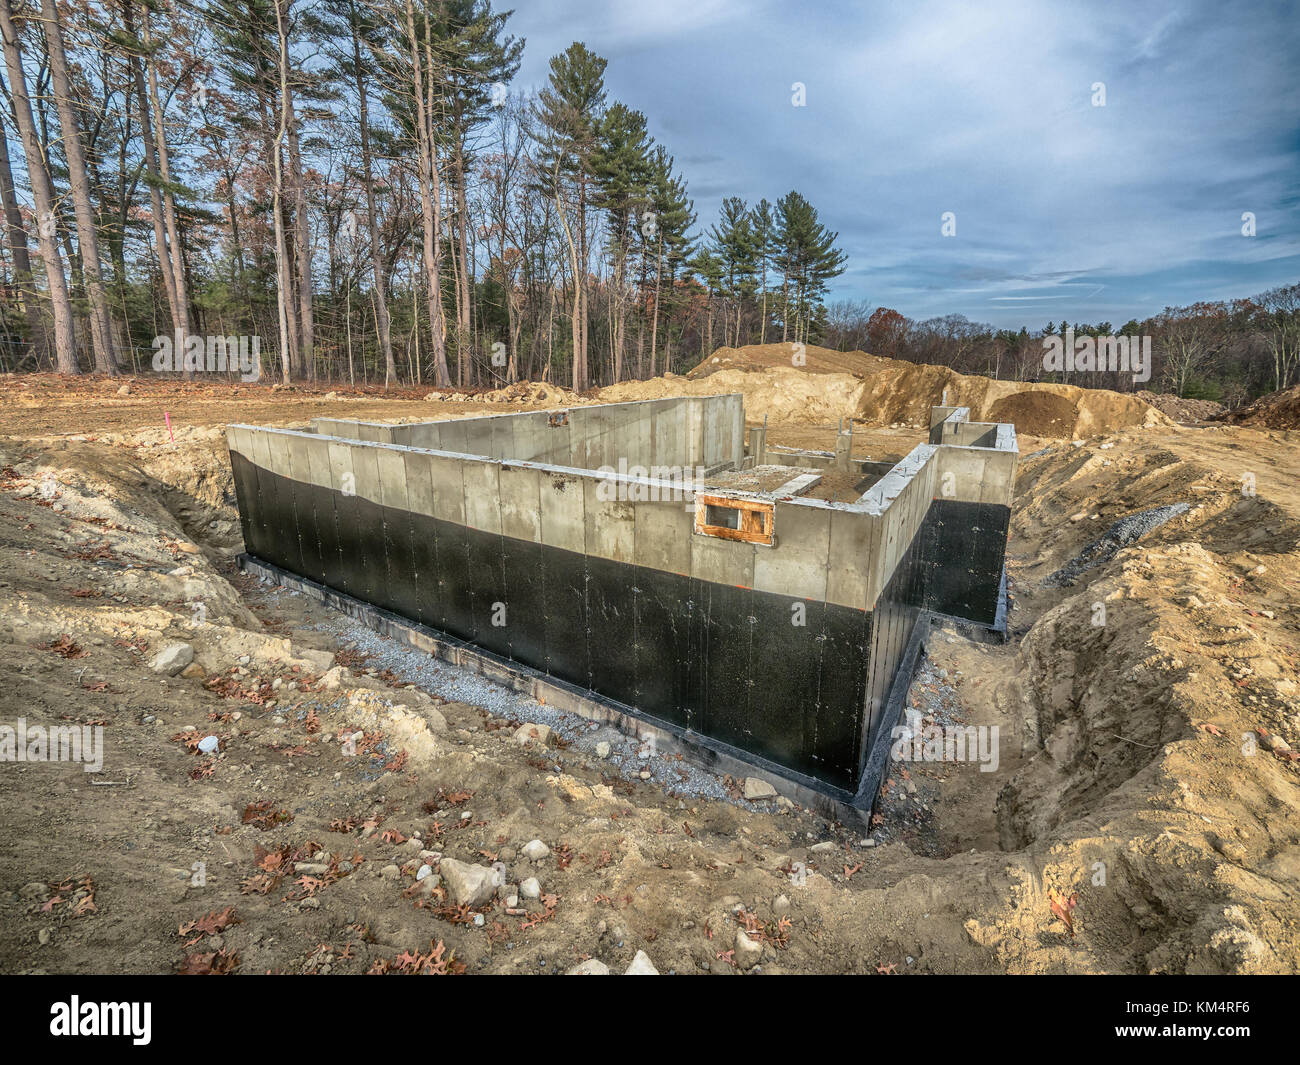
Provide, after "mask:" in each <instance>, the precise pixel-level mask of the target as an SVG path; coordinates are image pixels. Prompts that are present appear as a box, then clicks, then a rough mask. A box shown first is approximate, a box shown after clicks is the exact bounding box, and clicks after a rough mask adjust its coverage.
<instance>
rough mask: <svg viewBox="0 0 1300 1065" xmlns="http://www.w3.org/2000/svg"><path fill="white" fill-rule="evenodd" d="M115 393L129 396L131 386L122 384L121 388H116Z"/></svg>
mask: <svg viewBox="0 0 1300 1065" xmlns="http://www.w3.org/2000/svg"><path fill="white" fill-rule="evenodd" d="M117 394H118V395H119V396H129V395H130V394H131V386H130V385H123V386H122V387H121V388H119V389H118V390H117Z"/></svg>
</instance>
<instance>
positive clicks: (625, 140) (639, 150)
mask: <svg viewBox="0 0 1300 1065" xmlns="http://www.w3.org/2000/svg"><path fill="white" fill-rule="evenodd" d="M649 153H650V136H649V134H648V133H647V132H646V121H645V115H643V114H642V113H641V112H640V111H633V110H632V109H631V108H630V107H627V106H625V105H624V104H621V103H615V104H613V105H612V106H611V107H610V108H609V109H608V110H607V111H606V112H605V114H604V115H603V116H602V118H601V123H600V142H599V143H598V144H597V146H596V150H595V151H594V152H593V153H592V157H591V166H592V172H593V174H594V176H595V179H596V186H595V189H594V190H593V192H594V195H593V203H594V205H595V206H597V207H600V208H603V209H604V210H605V212H606V216H607V217H606V222H607V229H608V232H609V256H610V260H611V265H612V267H613V285H612V299H613V302H614V307H613V315H612V317H613V329H612V331H611V336H610V343H611V347H612V358H611V362H612V364H613V377H614V383H615V384H617V383H618V382H619V381H621V380H622V379H623V359H624V340H625V337H624V332H625V325H626V318H627V299H626V291H625V289H626V278H627V260H628V255H629V252H630V250H631V245H632V241H633V235H632V234H633V228H634V227H635V226H636V224H637V216H638V213H639V212H641V211H644V210H646V209H647V208H648V204H649V200H650V193H649V183H650V176H651V164H650V154H649Z"/></svg>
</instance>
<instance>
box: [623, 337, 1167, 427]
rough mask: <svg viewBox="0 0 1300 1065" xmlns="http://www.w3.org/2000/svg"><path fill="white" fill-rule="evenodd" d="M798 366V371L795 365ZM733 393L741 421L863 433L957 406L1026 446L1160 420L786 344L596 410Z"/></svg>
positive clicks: (1135, 406)
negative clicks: (843, 423) (747, 417)
mask: <svg viewBox="0 0 1300 1065" xmlns="http://www.w3.org/2000/svg"><path fill="white" fill-rule="evenodd" d="M800 357H801V362H800V364H798V365H796V359H797V358H800ZM719 392H743V393H744V394H745V406H746V410H747V411H749V412H750V414H751V416H754V415H759V414H762V413H766V414H767V415H768V418H769V420H771V421H778V422H782V421H783V422H793V423H803V424H828V423H829V424H833V423H835V422H837V421H838V420H839V419H840V418H856V419H858V420H860V421H862V422H865V423H866V424H869V425H895V424H902V425H912V426H921V427H928V426H929V424H930V408H931V407H932V406H936V405H938V404H940V403H942V402H943V397H944V393H945V392H946V393H947V397H948V402H949V403H950V404H954V405H961V406H967V407H970V409H971V417H972V419H973V420H975V421H1009V422H1014V423H1015V426H1016V429H1017V431H1019V432H1021V433H1027V434H1031V435H1033V436H1045V437H1054V438H1057V439H1071V438H1074V437H1079V436H1093V435H1097V434H1100V433H1110V432H1116V431H1118V430H1120V429H1125V428H1128V427H1130V426H1136V425H1169V424H1171V423H1170V421H1169V419H1168V418H1166V417H1165V416H1164V415H1163V414H1161V413H1160V412H1159V411H1157V410H1155V409H1154V408H1153V407H1151V406H1150V405H1149V404H1147V403H1144V402H1143V401H1142V400H1140V399H1138V398H1136V397H1135V396H1131V395H1123V394H1121V393H1118V392H1111V391H1109V390H1107V389H1094V388H1080V387H1078V386H1076V385H1057V384H1024V383H1022V382H1018V381H994V380H991V379H990V378H987V377H980V376H975V375H968V374H961V373H957V372H956V371H954V370H950V369H949V368H947V367H946V366H931V365H923V364H917V363H911V362H903V361H901V360H898V359H886V358H881V357H879V356H876V355H869V354H867V353H866V352H862V351H848V352H843V351H832V350H830V349H829V348H819V347H816V346H814V345H808V346H805V347H804V348H803V350H802V352H800V351H798V350H796V348H795V346H794V345H793V344H763V345H751V346H749V347H744V348H719V349H718V350H717V351H716V352H715V353H714V354H713V355H711V356H710V357H709V358H707V359H705V360H704V361H703V362H702V363H700V365H699V366H697V367H696V368H695V369H694V370H692V371H691V372H690V373H689V374H688V375H687V376H686V377H685V378H682V377H663V378H656V379H654V380H652V381H640V382H627V383H625V384H621V385H615V386H613V387H611V388H606V389H603V390H601V392H600V398H601V400H602V401H604V402H612V401H616V400H631V399H651V398H656V397H658V396H671V395H683V394H686V395H708V394H717V393H719Z"/></svg>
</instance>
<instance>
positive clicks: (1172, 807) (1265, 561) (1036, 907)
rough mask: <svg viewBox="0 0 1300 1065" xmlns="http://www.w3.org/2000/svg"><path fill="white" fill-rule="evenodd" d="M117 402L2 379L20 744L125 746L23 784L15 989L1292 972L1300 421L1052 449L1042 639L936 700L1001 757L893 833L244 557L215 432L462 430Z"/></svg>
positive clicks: (283, 406) (1042, 475)
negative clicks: (389, 627)
mask: <svg viewBox="0 0 1300 1065" xmlns="http://www.w3.org/2000/svg"><path fill="white" fill-rule="evenodd" d="M117 388H118V383H116V382H114V383H111V384H110V383H104V382H100V383H94V382H84V383H78V384H77V385H75V386H69V385H67V384H66V383H61V382H58V381H57V379H51V378H40V379H12V378H11V379H8V380H7V381H6V382H4V383H3V384H0V419H2V420H3V425H4V427H5V428H4V432H6V433H7V434H9V435H8V436H6V437H4V438H3V439H0V559H2V560H3V566H0V570H2V572H0V725H6V724H8V725H13V724H16V723H17V721H18V720H19V719H20V718H21V719H24V720H25V721H26V723H27V725H28V727H29V728H30V727H32V726H34V725H38V724H39V725H42V726H72V725H75V726H78V727H80V726H85V727H86V728H88V729H91V730H93V729H95V728H99V729H102V735H103V741H104V755H103V771H102V772H100V773H98V774H93V773H86V772H84V771H83V767H82V765H80V764H77V763H74V762H53V763H52V762H40V761H33V762H12V761H6V762H0V797H2V798H0V833H2V838H3V839H4V841H5V843H4V845H3V847H0V970H3V971H5V972H20V973H22V972H38V971H44V972H84V971H94V972H132V973H134V972H239V973H250V972H293V973H364V972H376V973H403V972H429V973H443V972H445V973H458V972H534V973H564V972H571V971H575V970H576V971H589V972H604V971H610V972H614V973H623V972H627V971H632V972H650V971H657V972H660V973H670V972H671V973H688V972H714V973H719V974H738V973H747V974H753V973H782V972H787V973H801V972H854V973H872V974H876V973H879V974H882V975H886V974H895V975H896V974H903V973H923V972H990V973H991V972H1011V973H1046V972H1142V973H1145V972H1230V973H1260V972H1295V971H1296V970H1297V968H1298V967H1300V924H1298V915H1297V910H1296V907H1295V901H1294V900H1295V898H1296V896H1297V891H1298V889H1300V818H1298V817H1297V807H1298V806H1300V779H1298V777H1297V774H1298V773H1300V761H1297V755H1296V753H1295V751H1293V750H1292V747H1293V746H1294V747H1296V748H1300V700H1298V698H1297V691H1296V676H1297V671H1296V666H1297V658H1296V656H1297V650H1298V649H1300V648H1298V646H1297V632H1298V631H1300V613H1297V606H1296V603H1297V596H1296V589H1297V586H1298V585H1300V578H1297V576H1296V574H1297V572H1300V569H1298V567H1297V565H1296V563H1297V556H1298V554H1300V550H1298V548H1297V542H1298V541H1300V499H1298V498H1297V495H1296V492H1295V484H1296V483H1297V474H1298V473H1300V459H1297V458H1296V448H1295V442H1296V441H1295V435H1296V434H1295V433H1294V432H1285V431H1275V430H1274V431H1258V430H1254V429H1248V428H1237V427H1231V426H1225V425H1214V426H1211V427H1198V428H1190V427H1178V426H1172V425H1165V424H1152V425H1150V426H1146V427H1142V426H1133V427H1130V428H1126V429H1123V430H1121V431H1118V432H1115V433H1112V434H1109V435H1102V436H1093V437H1087V438H1081V439H1078V440H1032V439H1023V440H1022V442H1021V443H1022V454H1023V455H1025V456H1031V455H1032V457H1026V458H1024V459H1023V461H1022V466H1021V473H1020V479H1019V485H1018V492H1017V509H1016V513H1015V516H1014V520H1013V527H1012V534H1011V543H1010V547H1009V554H1010V574H1011V579H1012V590H1013V594H1014V597H1015V601H1014V609H1013V611H1012V614H1011V619H1012V621H1011V623H1012V630H1013V639H1012V641H1011V642H1010V643H1008V644H1006V645H989V644H983V643H975V642H971V641H970V640H968V639H966V638H965V637H963V636H962V635H961V634H959V633H957V632H950V631H938V632H936V633H935V634H934V635H933V637H932V639H931V640H930V645H929V654H928V657H927V660H926V662H925V663H924V664H923V667H922V669H921V670H920V672H919V673H918V676H917V678H916V681H915V683H914V685H913V688H912V691H911V693H910V696H909V703H910V705H911V708H912V709H914V710H915V711H916V713H917V714H918V715H919V716H920V719H921V720H922V721H924V722H925V723H926V724H927V725H930V724H937V725H940V726H943V725H966V724H969V725H976V726H979V725H983V726H986V727H992V726H997V727H998V729H999V732H1000V743H999V747H998V750H999V754H1000V758H999V760H998V765H997V768H996V770H995V771H992V772H981V770H980V767H979V765H977V764H974V763H968V762H967V763H959V762H924V761H923V762H917V763H911V764H903V763H898V764H895V765H894V766H892V767H891V770H890V773H889V777H888V779H887V781H886V783H885V786H884V789H883V791H884V794H883V795H882V800H881V803H880V806H879V812H878V816H877V819H876V823H875V824H874V826H873V829H872V831H871V833H870V834H869V835H865V836H864V835H863V834H861V833H853V832H848V831H846V830H845V829H844V828H843V827H842V826H839V825H835V824H831V823H828V822H826V821H824V820H822V819H820V818H817V817H815V816H814V815H812V814H810V813H808V812H806V811H803V810H800V809H798V808H795V807H793V806H791V805H790V804H788V803H778V802H776V801H773V800H772V799H771V798H770V797H764V796H762V795H761V794H759V792H758V790H757V789H754V788H752V787H751V788H750V794H751V795H753V796H755V797H754V798H746V786H745V782H743V781H733V780H728V779H725V778H715V777H712V776H709V775H708V774H702V773H698V772H696V771H693V770H689V769H687V768H686V767H683V766H680V765H677V764H675V763H671V762H668V761H667V760H665V759H663V758H660V757H658V756H657V755H656V754H655V753H654V752H653V751H646V750H641V749H638V748H636V747H635V746H633V745H632V744H630V743H629V742H628V741H627V740H625V739H623V738H622V737H620V736H618V735H616V734H612V733H609V732H607V731H601V730H592V729H591V728H590V727H588V726H587V725H585V724H584V723H583V722H581V721H579V720H577V719H570V718H568V716H567V715H564V714H561V713H559V712H557V711H555V710H554V709H552V708H550V707H543V706H539V705H537V704H535V703H531V702H529V701H527V700H522V699H521V698H519V697H518V696H515V695H513V694H511V693H507V692H504V691H502V690H501V689H497V688H494V687H492V686H490V685H487V684H485V683H483V682H482V681H481V680H479V679H478V678H473V677H467V676H465V675H463V674H461V673H460V672H458V671H457V670H455V669H453V668H451V667H448V666H446V665H445V664H440V663H433V662H430V660H428V659H427V658H426V657H424V656H422V655H418V654H415V653H414V652H411V651H409V650H406V649H403V648H401V647H398V646H396V645H395V644H392V643H391V642H390V641H385V640H382V639H380V638H379V637H377V636H375V635H374V634H371V633H369V632H367V631H366V630H363V629H358V628H357V627H356V626H355V625H354V624H353V623H352V622H350V621H348V620H347V619H344V618H341V617H340V616H338V615H337V614H334V613H332V612H330V611H328V610H325V609H324V608H322V607H320V606H319V605H317V604H315V603H312V602H311V601H309V600H307V599H305V598H303V597H300V596H297V595H294V594H292V593H290V592H287V591H285V590H283V589H277V588H275V587H272V586H269V585H266V584H264V583H262V582H260V581H257V580H255V579H253V578H250V577H247V576H245V575H242V574H239V573H238V572H237V571H236V570H235V568H234V566H233V558H234V556H235V554H236V553H237V552H238V551H239V550H240V547H241V545H240V538H239V527H238V521H237V515H236V513H235V511H234V507H233V499H232V491H231V484H230V478H229V471H228V466H227V459H226V455H225V449H224V436H223V434H222V431H221V428H220V426H221V425H222V424H223V423H224V422H225V421H227V420H235V419H238V420H242V421H258V422H272V423H277V424H289V423H294V422H302V421H303V420H305V419H306V418H309V417H311V416H314V415H316V414H323V413H326V412H330V411H337V410H338V409H340V408H343V409H348V410H349V415H350V416H352V413H353V411H354V410H356V409H364V410H365V412H366V413H365V414H363V415H360V416H363V417H385V416H386V417H394V418H398V417H421V416H427V414H426V412H428V411H429V409H430V407H431V406H432V404H429V403H426V402H425V401H424V400H423V399H421V398H418V397H414V396H412V397H403V398H397V399H393V400H385V399H383V398H382V397H375V396H364V397H356V398H351V399H345V398H340V397H335V398H334V399H327V398H325V396H324V395H323V394H319V393H318V394H316V395H304V394H302V393H296V392H276V393H272V392H271V391H270V390H269V389H267V388H264V387H255V388H245V389H243V390H242V393H243V395H242V398H239V397H236V398H235V399H233V400H232V399H231V398H230V397H226V398H225V401H224V402H222V397H221V395H220V393H219V390H215V389H213V390H208V391H204V390H203V389H202V388H200V387H198V386H178V385H164V386H155V385H142V384H137V385H135V386H133V387H132V389H131V390H130V393H129V394H127V395H119V394H118V392H117ZM155 389H157V391H154V390H155ZM177 389H180V391H176V390H177ZM169 390H170V391H169ZM21 394H26V395H28V396H33V397H37V400H39V399H40V398H41V397H44V398H45V399H47V400H48V402H39V401H36V402H33V401H30V400H27V399H23V398H21ZM521 398H522V399H523V400H524V402H528V403H534V402H540V403H546V402H550V401H551V399H550V398H548V397H541V398H538V397H537V396H536V395H535V394H534V393H531V392H530V393H529V394H528V395H526V396H523V397H521ZM559 401H561V402H562V401H563V399H562V398H561V399H560V400H559ZM493 402H494V403H496V404H497V405H496V406H495V407H494V408H488V407H487V404H485V403H482V404H481V403H480V401H478V400H476V399H473V398H471V399H468V400H464V401H457V403H456V404H455V405H454V406H455V410H454V411H453V413H460V412H462V411H469V410H473V409H497V410H499V409H501V407H500V405H499V403H500V401H495V400H494V401H493ZM437 406H438V407H439V409H440V410H441V409H442V408H443V405H442V404H438V405H437ZM451 406H452V405H451V404H447V407H449V408H450V407H451ZM164 408H165V409H167V410H168V412H169V413H170V415H171V420H172V432H173V433H174V434H175V439H174V442H173V440H172V438H171V436H170V435H169V432H168V430H167V428H166V426H165V424H164V423H163V420H162V418H161V412H162V410H163V409H164ZM750 413H751V415H754V414H757V415H758V416H761V413H762V412H761V411H756V412H755V411H751V412H750ZM879 432H880V433H882V434H886V435H883V436H879V437H877V438H876V439H875V440H874V441H873V445H875V449H876V450H880V451H888V450H891V449H893V450H897V452H898V453H900V454H901V453H902V452H904V451H906V450H907V448H908V447H909V446H910V443H909V441H911V440H913V439H914V438H915V437H916V433H915V431H911V432H910V433H909V432H908V431H905V430H903V429H902V428H901V427H900V428H899V429H898V430H897V431H891V430H888V429H887V428H882V429H881V430H879ZM891 432H892V433H893V435H892V436H891V435H889V434H890V433H891ZM819 434H823V435H824V439H823V435H819ZM787 436H788V439H787V438H783V436H782V431H781V430H774V431H772V432H771V435H770V440H771V442H772V443H774V444H782V443H785V444H789V445H791V446H821V447H827V448H829V447H830V446H831V440H832V439H833V430H831V429H827V430H825V431H824V433H823V431H822V430H819V429H814V428H811V427H804V428H797V427H789V431H788V433H787ZM864 442H865V441H864ZM894 444H896V447H893V445H894ZM872 457H877V456H876V455H875V454H873V456H872ZM1175 503H1187V504H1189V507H1188V509H1187V511H1186V512H1185V513H1181V514H1179V515H1178V516H1176V517H1174V518H1173V519H1172V520H1170V521H1168V522H1166V523H1165V524H1163V525H1161V526H1159V527H1158V528H1155V529H1153V530H1152V531H1150V532H1148V533H1147V534H1146V535H1145V536H1144V537H1143V538H1142V539H1140V540H1139V541H1137V542H1135V543H1132V544H1129V545H1128V546H1126V547H1122V548H1120V549H1119V550H1118V551H1117V552H1116V553H1115V554H1114V555H1113V557H1110V558H1108V559H1103V560H1102V561H1100V562H1099V563H1098V564H1097V565H1095V566H1093V567H1092V568H1084V569H1079V568H1078V567H1075V568H1073V569H1071V570H1070V571H1069V572H1071V573H1072V574H1073V576H1072V580H1073V583H1064V584H1059V583H1050V582H1048V581H1047V580H1046V578H1048V577H1049V576H1051V575H1053V574H1055V573H1057V572H1058V571H1061V570H1062V569H1064V568H1067V564H1068V563H1070V562H1071V561H1072V560H1074V559H1076V558H1078V557H1079V556H1080V555H1081V554H1087V552H1086V550H1085V549H1087V548H1088V546H1089V545H1090V544H1092V543H1093V542H1094V541H1096V540H1098V539H1099V538H1101V537H1102V536H1103V534H1104V533H1105V532H1106V530H1107V529H1108V528H1109V527H1110V526H1111V525H1112V524H1113V523H1114V522H1116V521H1117V520H1118V519H1120V518H1122V517H1124V516H1126V515H1128V514H1131V513H1134V512H1138V511H1143V510H1147V509H1150V508H1153V507H1158V506H1167V505H1172V504H1175ZM1101 554H1102V555H1104V552H1103V553H1101ZM1087 557H1089V558H1096V557H1101V555H1090V554H1088V555H1087Z"/></svg>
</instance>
